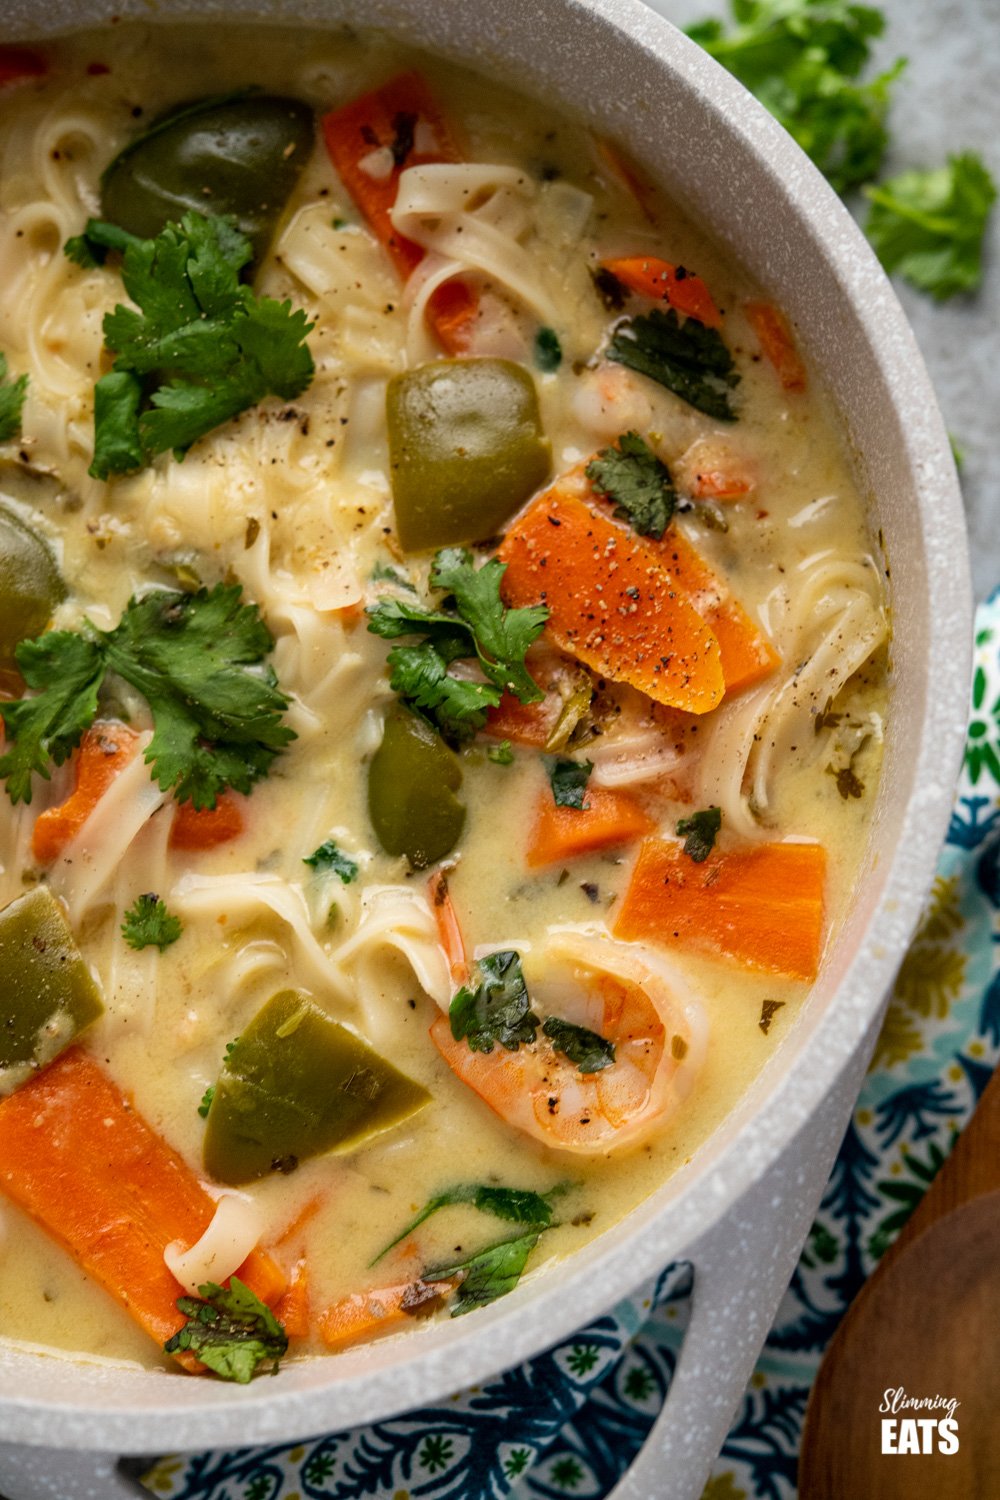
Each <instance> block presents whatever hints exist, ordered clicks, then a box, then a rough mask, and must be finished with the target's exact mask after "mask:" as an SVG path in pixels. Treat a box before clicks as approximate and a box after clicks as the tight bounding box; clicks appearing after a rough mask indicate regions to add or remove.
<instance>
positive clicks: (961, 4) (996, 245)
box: [650, 0, 1000, 598]
mask: <svg viewBox="0 0 1000 1500" xmlns="http://www.w3.org/2000/svg"><path fill="white" fill-rule="evenodd" d="M650 3H651V4H652V6H653V9H654V10H657V11H659V12H660V14H661V15H664V16H666V17H667V18H668V20H671V21H673V22H674V24H675V25H678V26H684V25H686V24H689V23H690V22H692V21H695V20H701V19H702V18H704V17H705V16H720V15H722V14H723V12H724V10H725V11H726V12H727V13H728V5H727V4H726V0H650ZM868 3H869V4H877V5H878V8H879V9H880V10H881V11H882V12H883V14H884V15H885V17H886V21H887V25H886V32H885V35H884V37H883V38H882V39H881V41H880V42H879V44H878V47H877V51H876V60H877V63H878V65H879V66H880V67H884V66H888V64H889V63H890V62H892V60H893V59H894V58H896V57H899V56H904V57H907V58H908V59H909V63H908V66H907V69H906V71H905V72H904V74H903V75H902V77H901V78H900V79H899V80H898V81H897V83H896V87H895V91H894V94H893V106H892V113H891V118H890V124H891V137H892V140H891V147H890V155H889V156H888V158H887V160H886V164H885V169H884V175H892V174H893V173H895V172H900V171H904V170H907V169H909V168H911V167H928V166H938V165H941V164H942V163H943V162H944V161H945V159H946V157H947V156H948V155H949V153H953V152H957V151H962V150H967V149H972V150H976V151H978V152H979V153H980V154H981V155H982V157H983V159H984V160H985V161H986V163H987V165H988V167H989V168H990V170H991V172H992V173H993V176H994V178H995V179H996V180H997V182H998V184H1000V84H998V75H1000V0H881V3H879V0H868ZM852 208H853V209H854V211H855V213H856V215H857V216H858V217H860V218H861V219H862V220H863V219H864V216H865V212H866V208H865V204H864V202H863V201H862V202H860V203H858V204H857V205H852ZM894 285H895V288H896V291H897V292H898V294H899V298H900V301H901V302H902V304H903V307H904V309H905V311H906V315H907V317H908V318H909V320H910V322H911V324H912V326H913V330H914V332H915V334H916V337H917V342H918V343H919V345H920V348H921V351H922V353H923V356H924V359H925V360H926V361H927V366H928V369H929V370H930V374H931V378H932V380H933V382H934V388H935V390H936V391H937V396H938V401H939V402H940V405H941V410H942V413H943V415H944V420H945V425H946V426H947V428H948V431H949V432H950V433H951V435H952V437H953V438H954V440H955V442H956V443H957V445H958V447H959V448H960V449H961V451H962V454H963V463H962V471H961V478H962V491H963V495H964V498H965V510H966V518H967V521H968V526H969V540H970V544H971V549H972V576H973V582H974V585H975V590H976V595H977V597H978V598H984V597H985V596H986V595H987V594H989V593H990V592H992V590H993V589H994V588H996V587H998V586H1000V204H998V205H997V207H996V208H995V210H994V212H993V216H992V219H991V222H990V226H989V231H988V244H987V250H986V272H985V275H984V278H983V286H982V289H981V291H980V292H979V293H978V294H977V295H976V296H974V297H960V298H955V299H953V300H952V301H951V302H948V303H943V304H939V303H936V302H934V301H932V300H931V298H929V297H927V296H925V295H923V294H922V293H920V292H918V291H916V290H914V289H913V288H912V287H910V286H908V285H907V284H906V283H905V282H903V281H901V280H900V279H898V278H894Z"/></svg>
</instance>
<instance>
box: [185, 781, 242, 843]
mask: <svg viewBox="0 0 1000 1500" xmlns="http://www.w3.org/2000/svg"><path fill="white" fill-rule="evenodd" d="M242 832H243V811H242V808H241V807H240V804H239V802H238V801H237V799H236V797H235V796H234V795H233V794H232V793H230V792H222V793H221V794H220V795H219V796H218V797H217V798H216V801H215V806H214V807H201V808H197V807H195V806H194V805H193V803H191V802H180V803H178V804H177V806H176V809H175V811H174V821H173V823H172V824H171V826H170V847H171V849H190V850H197V849H214V848H216V846H217V845H219V844H228V842H229V840H230V839H235V838H238V837H239V835H240V834H241V833H242Z"/></svg>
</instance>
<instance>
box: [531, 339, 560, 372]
mask: <svg viewBox="0 0 1000 1500" xmlns="http://www.w3.org/2000/svg"><path fill="white" fill-rule="evenodd" d="M535 364H536V365H537V366H538V368H539V369H540V370H541V371H542V373H543V374H544V375H551V374H552V371H553V370H558V368H559V366H560V365H561V364H562V345H561V344H560V342H559V335H558V334H557V333H556V331H555V329H554V328H539V330H538V332H537V333H536V334H535Z"/></svg>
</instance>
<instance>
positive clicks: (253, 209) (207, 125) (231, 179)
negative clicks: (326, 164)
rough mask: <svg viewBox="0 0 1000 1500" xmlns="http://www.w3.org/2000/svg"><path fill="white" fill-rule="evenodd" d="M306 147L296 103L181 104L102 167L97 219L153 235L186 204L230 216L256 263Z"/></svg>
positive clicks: (304, 112) (306, 126) (308, 121)
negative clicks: (99, 204)
mask: <svg viewBox="0 0 1000 1500" xmlns="http://www.w3.org/2000/svg"><path fill="white" fill-rule="evenodd" d="M312 143H313V116H312V110H311V109H310V108H309V107H308V105H306V104H303V103H301V102H300V101H299V100H298V99H282V98H277V97H273V96H269V95H266V94H253V93H244V94H238V95H235V96H233V95H225V96H222V97H216V98H212V99H201V100H196V101H195V102H194V103H191V104H185V105H181V106H180V107H179V108H177V109H173V110H170V111H168V112H167V114H165V115H161V116H160V118H159V119H158V120H155V121H154V122H153V124H152V125H151V126H150V127H149V129H148V130H146V131H144V132H143V134H142V135H140V136H138V137H137V138H136V139H135V140H134V141H130V142H129V144H128V145H127V146H126V147H125V148H124V150H123V151H120V152H119V154H118V155H117V156H116V157H115V159H114V161H113V162H112V163H111V165H110V166H109V167H108V168H107V169H106V171H105V173H104V176H103V178H102V179H101V216H102V217H103V218H105V219H109V220H110V221H111V223H112V224H117V225H118V226H119V227H120V228H122V229H127V230H128V231H129V233H130V234H135V235H138V236H139V238H140V239H144V240H151V239H155V238H156V236H157V235H158V234H159V233H160V231H161V229H163V227H164V225H165V224H167V223H168V222H170V223H176V222H178V221H179V220H180V219H181V218H182V217H183V215H184V214H186V213H187V212H188V211H189V210H190V209H196V210H197V211H198V212H199V213H202V214H204V213H209V214H218V215H223V214H227V215H230V216H231V217H232V218H234V219H235V220H236V224H237V227H238V228H239V229H240V230H242V232H243V233H244V234H245V235H246V237H247V239H248V240H249V241H250V242H251V244H252V245H253V251H254V258H255V259H256V260H260V258H261V257H262V256H263V255H264V254H265V253H266V251H267V247H268V245H269V244H270V241H271V237H272V235H273V233H274V229H275V226H276V225H277V223H278V220H279V218H280V217H281V214H282V211H283V209H284V207H285V204H286V202H287V201H288V198H289V196H290V194H291V192H292V189H293V188H294V187H295V184H296V182H297V181H298V179H299V175H300V173H301V172H302V169H303V168H304V167H305V165H306V163H307V162H308V160H309V155H310V152H311V150H312Z"/></svg>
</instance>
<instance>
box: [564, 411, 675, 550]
mask: <svg viewBox="0 0 1000 1500" xmlns="http://www.w3.org/2000/svg"><path fill="white" fill-rule="evenodd" d="M586 474H587V478H588V479H589V480H590V482H591V484H592V485H593V486H594V488H595V489H596V490H599V491H600V492H601V494H602V495H604V496H606V498H607V499H608V500H611V501H612V502H613V503H614V507H615V515H616V516H618V517H620V519H621V520H623V521H628V523H629V525H630V526H631V527H632V530H633V531H635V532H638V534H639V536H651V537H655V539H656V540H657V541H659V540H660V538H661V536H662V535H663V533H664V532H665V531H666V529H667V527H668V526H669V524H670V518H671V516H672V515H673V513H674V506H675V505H676V504H677V494H676V491H675V490H674V486H673V481H672V480H671V478H670V470H669V469H668V468H667V466H666V464H665V463H662V462H661V460H660V459H658V458H657V456H656V454H655V453H654V452H653V450H652V448H650V447H649V445H648V443H646V442H644V441H643V439H642V438H641V437H640V436H639V434H638V433H637V432H623V433H622V435H621V437H620V438H619V439H618V446H617V448H602V449H601V451H600V453H598V455H597V457H596V458H594V459H591V461H590V463H589V464H588V465H587V469H586Z"/></svg>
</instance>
